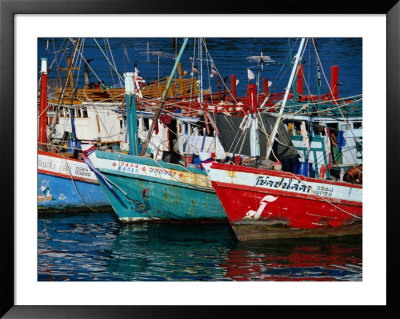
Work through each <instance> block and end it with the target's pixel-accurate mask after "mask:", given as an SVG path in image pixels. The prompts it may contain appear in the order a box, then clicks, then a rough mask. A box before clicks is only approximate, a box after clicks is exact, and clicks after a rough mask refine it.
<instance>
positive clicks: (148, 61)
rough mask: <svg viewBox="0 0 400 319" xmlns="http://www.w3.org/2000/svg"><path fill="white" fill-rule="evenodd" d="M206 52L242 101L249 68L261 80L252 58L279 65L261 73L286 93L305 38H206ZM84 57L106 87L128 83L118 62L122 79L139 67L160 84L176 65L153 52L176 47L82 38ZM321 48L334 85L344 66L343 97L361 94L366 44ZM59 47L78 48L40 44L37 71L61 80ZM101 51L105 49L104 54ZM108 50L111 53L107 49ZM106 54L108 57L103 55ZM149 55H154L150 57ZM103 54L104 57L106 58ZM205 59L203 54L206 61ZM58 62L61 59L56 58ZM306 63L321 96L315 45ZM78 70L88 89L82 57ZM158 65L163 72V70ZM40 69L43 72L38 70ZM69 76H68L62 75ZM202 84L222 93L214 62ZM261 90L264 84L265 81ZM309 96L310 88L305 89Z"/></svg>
mask: <svg viewBox="0 0 400 319" xmlns="http://www.w3.org/2000/svg"><path fill="white" fill-rule="evenodd" d="M182 42H183V40H182V39H178V48H180V46H181V45H182ZM205 42H206V44H207V49H208V51H209V53H210V56H211V58H212V59H213V61H214V63H215V65H216V67H217V69H218V71H219V73H220V74H221V76H222V78H225V77H227V85H228V87H230V76H231V74H235V75H236V77H237V79H238V80H239V84H238V87H237V94H238V96H243V95H244V94H245V92H246V88H247V84H248V79H247V68H250V69H251V70H252V71H253V72H254V74H255V75H256V76H257V74H258V70H259V69H258V68H257V63H256V62H249V60H248V59H247V57H249V56H258V55H260V54H261V52H262V53H263V55H268V56H270V57H271V59H273V60H274V61H275V63H273V64H264V67H263V70H262V71H261V73H260V78H264V77H266V78H268V79H269V80H270V81H272V87H271V89H272V91H273V92H282V91H283V90H284V89H285V87H286V86H287V82H288V79H289V75H290V71H291V65H290V63H289V61H290V57H293V56H294V55H295V54H296V52H297V48H298V45H299V43H300V39H296V38H291V39H287V38H206V39H205ZM81 43H84V46H83V56H84V57H85V59H87V60H89V59H93V60H92V61H91V62H90V66H91V67H92V68H93V70H94V71H95V72H96V74H97V75H98V77H99V78H100V79H101V80H102V81H104V82H105V84H106V85H107V86H114V87H119V86H121V85H122V86H123V83H122V82H121V81H119V80H118V76H117V74H116V72H115V71H114V70H113V68H112V67H110V66H109V63H108V62H107V60H109V61H114V62H115V65H116V69H117V70H118V73H119V74H120V76H121V77H123V73H124V72H133V71H134V64H135V63H136V64H137V67H138V69H139V71H140V75H141V76H142V77H143V78H144V79H145V80H146V81H152V80H157V78H158V76H160V78H162V77H165V76H169V74H170V72H171V69H172V67H173V64H174V60H173V59H171V58H170V57H164V56H160V58H159V60H158V56H156V55H152V54H151V52H163V53H166V54H168V55H172V56H173V55H174V52H175V51H174V46H173V43H172V38H135V39H131V38H109V39H108V40H105V39H103V38H96V39H93V38H86V39H82V40H81ZM316 45H317V49H318V54H319V57H320V61H321V63H322V64H321V65H322V68H323V70H324V71H325V75H326V78H327V81H328V83H329V82H330V74H331V65H338V66H339V82H340V83H342V85H341V86H340V87H339V96H341V97H347V96H352V95H356V94H361V93H362V39H361V38H337V39H331V38H316ZM60 48H62V49H65V48H67V50H66V51H65V52H68V53H69V55H70V56H71V55H72V51H73V50H72V49H73V44H72V43H71V42H70V41H64V39H59V38H57V39H47V38H39V39H38V67H39V65H40V58H41V57H47V58H48V61H49V67H50V66H52V68H51V70H50V72H49V78H56V77H57V71H56V69H57V65H62V66H64V67H65V65H66V63H65V55H64V60H63V59H62V57H63V53H60V54H59V55H57V57H56V56H55V54H54V53H53V52H55V51H57V50H59V49H60ZM100 48H101V49H100ZM108 48H110V49H111V53H110V50H108ZM197 48H198V45H197V40H196V39H189V42H188V45H187V47H186V50H185V52H184V54H183V56H182V59H181V62H182V72H183V71H187V72H188V75H187V76H186V77H189V76H190V72H191V63H190V57H193V58H195V59H196V58H197V57H198V52H197ZM102 51H103V52H102ZM148 52H150V53H149V54H148ZM103 53H104V54H103ZM205 56H206V54H205V52H204V50H203V58H204V57H205ZM55 57H56V58H55ZM302 62H303V63H304V75H305V81H306V82H307V85H308V86H309V87H310V91H311V93H312V94H317V91H316V83H317V81H316V58H315V54H314V48H313V46H312V43H311V41H308V45H307V47H306V49H305V53H304V55H303V59H302ZM76 63H77V64H76V65H77V66H79V67H80V72H79V74H78V72H75V76H78V79H77V80H76V79H75V85H76V86H78V87H79V86H80V87H82V86H83V84H84V71H83V63H82V59H81V56H80V55H79V54H78V56H77V61H76ZM158 66H159V71H158ZM196 66H197V68H200V63H199V62H196ZM38 70H39V68H38ZM61 74H62V75H64V76H65V71H64V72H63V73H61ZM203 74H204V76H203V83H204V89H207V88H209V87H210V86H211V87H212V89H213V91H214V92H216V91H217V83H218V81H217V79H216V77H212V78H211V77H210V74H211V73H210V62H207V61H204V62H203ZM321 76H322V82H321V84H322V87H321V90H322V93H328V92H329V88H328V85H327V83H326V81H325V79H324V76H323V74H322V75H321ZM96 80H98V79H97V78H96V77H95V76H94V75H91V81H96ZM260 86H262V82H261V81H260ZM304 90H305V93H308V92H307V87H306V85H304Z"/></svg>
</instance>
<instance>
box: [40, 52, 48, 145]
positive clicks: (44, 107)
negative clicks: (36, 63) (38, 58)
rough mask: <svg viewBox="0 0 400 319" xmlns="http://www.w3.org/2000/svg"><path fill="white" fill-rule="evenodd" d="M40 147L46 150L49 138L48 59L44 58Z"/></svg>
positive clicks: (41, 77) (41, 83) (41, 81)
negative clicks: (47, 132) (47, 128)
mask: <svg viewBox="0 0 400 319" xmlns="http://www.w3.org/2000/svg"><path fill="white" fill-rule="evenodd" d="M40 73H41V76H40V108H39V138H38V142H39V147H41V148H45V149H46V143H47V136H46V127H47V112H46V110H47V59H46V58H42V65H41V70H40Z"/></svg>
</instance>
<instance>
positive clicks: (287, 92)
mask: <svg viewBox="0 0 400 319" xmlns="http://www.w3.org/2000/svg"><path fill="white" fill-rule="evenodd" d="M304 42H305V38H302V39H301V42H300V46H299V50H298V51H297V54H296V56H295V62H294V65H293V69H292V73H291V74H290V78H289V83H288V86H287V88H286V92H285V96H284V98H283V102H282V107H281V109H280V111H279V114H278V117H277V119H276V122H275V126H274V128H273V130H272V133H271V136H270V138H269V141H268V149H267V155H266V159H269V156H270V155H271V151H272V146H273V144H274V141H275V136H276V132H277V131H278V127H279V123H280V122H281V117H282V114H283V110H284V108H285V105H286V101H287V99H288V96H289V91H290V88H291V86H292V83H293V80H294V77H295V76H296V74H297V66H298V64H299V60H300V57H301V52H302V51H303V47H304Z"/></svg>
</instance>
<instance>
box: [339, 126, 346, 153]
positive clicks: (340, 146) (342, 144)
mask: <svg viewBox="0 0 400 319" xmlns="http://www.w3.org/2000/svg"><path fill="white" fill-rule="evenodd" d="M337 144H338V145H337V148H338V152H341V151H342V147H344V146H346V140H345V139H344V136H343V131H338V132H337Z"/></svg>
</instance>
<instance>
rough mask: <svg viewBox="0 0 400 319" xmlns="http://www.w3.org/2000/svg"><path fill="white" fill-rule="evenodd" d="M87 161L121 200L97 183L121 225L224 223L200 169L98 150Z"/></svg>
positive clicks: (225, 218) (223, 215)
mask: <svg viewBox="0 0 400 319" xmlns="http://www.w3.org/2000/svg"><path fill="white" fill-rule="evenodd" d="M89 159H90V160H91V162H92V163H93V165H94V167H96V169H97V170H98V171H100V173H101V174H103V176H105V178H106V179H107V180H108V181H109V182H110V184H111V186H112V188H113V190H114V191H115V192H116V193H117V194H118V196H119V197H120V198H121V199H122V202H121V201H120V200H118V198H116V197H115V196H114V195H113V194H112V192H111V191H110V190H109V189H108V188H107V186H106V185H104V183H102V182H101V181H100V182H101V185H102V186H103V190H104V191H105V193H106V194H107V196H108V198H109V200H110V202H111V205H112V207H113V208H114V211H115V212H116V214H117V216H118V218H119V219H120V220H121V221H122V222H141V221H161V220H162V221H169V222H188V221H190V222H192V221H193V222H228V220H227V217H226V215H225V213H224V210H223V208H222V205H221V203H220V202H219V200H218V197H217V195H216V194H215V191H214V190H213V188H212V187H211V184H210V182H209V180H208V178H207V175H206V174H205V172H204V171H201V170H200V169H193V168H187V167H183V166H180V165H176V164H171V163H166V162H161V161H155V160H153V159H151V158H147V157H140V156H130V155H125V154H120V153H110V152H102V151H95V152H93V153H91V154H90V155H89Z"/></svg>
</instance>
